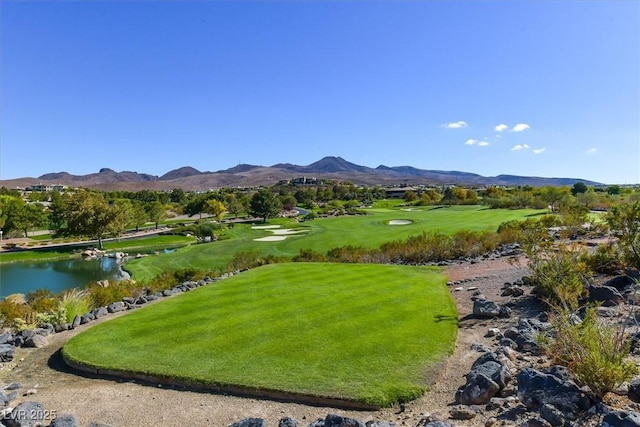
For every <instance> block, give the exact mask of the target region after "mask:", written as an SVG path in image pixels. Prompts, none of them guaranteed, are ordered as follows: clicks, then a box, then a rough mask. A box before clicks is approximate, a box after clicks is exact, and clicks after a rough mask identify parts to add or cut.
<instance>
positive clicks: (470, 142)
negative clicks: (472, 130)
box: [464, 138, 478, 145]
mask: <svg viewBox="0 0 640 427" xmlns="http://www.w3.org/2000/svg"><path fill="white" fill-rule="evenodd" d="M476 142H478V140H477V139H473V138H470V139H467V141H466V142H465V143H464V145H473V144H475V143H476Z"/></svg>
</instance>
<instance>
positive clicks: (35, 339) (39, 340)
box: [24, 334, 49, 348]
mask: <svg viewBox="0 0 640 427" xmlns="http://www.w3.org/2000/svg"><path fill="white" fill-rule="evenodd" d="M47 344H49V341H48V340H47V339H46V338H45V337H43V336H42V335H37V334H36V335H34V336H32V337H30V338H27V339H26V340H25V342H24V347H29V348H41V347H44V346H46V345H47Z"/></svg>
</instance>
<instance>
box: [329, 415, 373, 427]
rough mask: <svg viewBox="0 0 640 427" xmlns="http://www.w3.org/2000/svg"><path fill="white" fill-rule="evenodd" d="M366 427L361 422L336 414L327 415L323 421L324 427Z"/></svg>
mask: <svg viewBox="0 0 640 427" xmlns="http://www.w3.org/2000/svg"><path fill="white" fill-rule="evenodd" d="M352 426H353V427H366V426H365V425H364V423H363V422H362V421H358V420H356V419H353V418H347V417H343V416H340V415H336V414H329V415H327V417H326V418H325V419H324V427H352Z"/></svg>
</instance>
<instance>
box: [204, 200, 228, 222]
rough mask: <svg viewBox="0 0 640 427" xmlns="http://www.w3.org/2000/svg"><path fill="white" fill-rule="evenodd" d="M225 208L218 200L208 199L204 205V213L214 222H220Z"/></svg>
mask: <svg viewBox="0 0 640 427" xmlns="http://www.w3.org/2000/svg"><path fill="white" fill-rule="evenodd" d="M226 210H227V208H226V207H225V206H224V203H222V202H221V201H220V200H217V199H210V200H207V202H206V203H205V204H204V211H205V212H206V213H208V214H210V215H213V217H214V218H215V220H216V221H218V222H220V221H222V216H223V215H224V213H225V212H226Z"/></svg>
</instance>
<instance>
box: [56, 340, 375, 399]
mask: <svg viewBox="0 0 640 427" xmlns="http://www.w3.org/2000/svg"><path fill="white" fill-rule="evenodd" d="M61 356H62V360H63V361H64V363H65V364H66V365H67V366H69V367H70V368H71V369H74V370H76V371H80V372H82V373H85V374H90V375H91V376H96V377H100V378H117V379H121V380H125V381H131V380H133V381H136V382H139V383H142V384H148V385H152V384H156V385H157V384H161V385H163V386H172V387H177V388H183V389H188V390H192V391H198V392H208V393H216V394H230V395H233V396H238V397H251V398H258V399H269V400H275V401H279V402H289V403H299V404H305V405H310V406H319V407H324V406H327V407H331V408H337V409H346V410H361V411H377V410H379V409H381V407H380V406H377V405H371V404H368V403H363V402H357V401H355V400H348V399H339V398H333V397H323V396H314V395H309V394H301V393H290V392H286V391H279V390H268V389H258V388H250V387H242V386H233V385H226V386H223V385H213V384H211V385H208V384H202V383H198V382H195V381H186V380H178V379H174V378H167V377H159V376H155V375H147V374H139V373H134V372H126V371H118V370H114V369H99V368H92V367H89V366H85V365H83V364H81V363H77V362H74V361H72V360H69V359H67V358H66V357H65V355H64V354H63V353H62V352H61Z"/></svg>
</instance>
